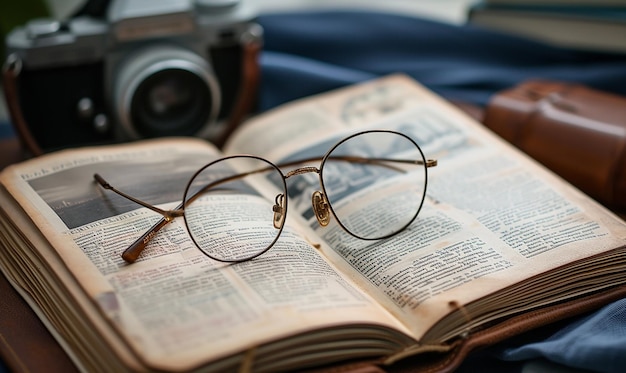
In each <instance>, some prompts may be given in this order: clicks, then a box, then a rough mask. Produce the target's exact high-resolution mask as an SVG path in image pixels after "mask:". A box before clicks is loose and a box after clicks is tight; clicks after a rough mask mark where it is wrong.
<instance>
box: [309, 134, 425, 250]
mask: <svg viewBox="0 0 626 373" xmlns="http://www.w3.org/2000/svg"><path fill="white" fill-rule="evenodd" d="M425 164H426V160H425V159H424V154H423V153H422V151H421V150H420V148H419V146H418V145H417V144H416V143H415V142H414V141H413V140H411V139H410V138H409V137H407V136H405V135H403V134H401V133H398V132H393V131H384V130H379V131H369V132H362V133H359V134H356V135H353V136H351V137H348V138H346V139H345V140H343V141H341V142H340V143H339V144H337V145H336V146H335V147H334V148H333V149H331V150H330V151H329V153H328V154H327V155H326V157H325V158H324V160H323V162H322V166H321V172H320V175H321V180H322V184H323V189H324V193H325V195H326V198H327V199H328V202H329V204H330V208H331V211H332V212H333V214H334V215H335V218H336V219H337V221H338V222H339V224H340V225H341V226H343V228H344V229H345V230H346V231H348V232H349V233H350V234H351V235H353V236H355V237H357V238H361V239H366V240H374V239H381V238H386V237H389V236H391V235H394V234H396V233H398V232H400V231H401V230H403V229H404V228H406V227H407V226H408V225H409V224H411V223H412V222H413V220H415V217H416V216H417V214H418V213H419V211H420V209H421V207H422V203H423V201H424V197H425V194H426V166H425Z"/></svg>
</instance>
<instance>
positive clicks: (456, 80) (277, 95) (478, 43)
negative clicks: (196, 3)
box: [259, 11, 626, 110]
mask: <svg viewBox="0 0 626 373" xmlns="http://www.w3.org/2000/svg"><path fill="white" fill-rule="evenodd" d="M259 22H260V23H261V25H262V26H263V27H264V29H265V46H264V50H263V54H262V57H261V68H262V74H263V75H262V83H261V96H260V109H261V110H267V109H269V108H272V107H274V106H276V105H278V104H281V103H283V102H286V101H290V100H293V99H296V98H300V97H305V96H308V95H311V94H314V93H319V92H323V91H326V90H330V89H333V88H338V87H341V86H344V85H346V84H350V83H357V82H360V81H363V80H366V79H370V78H375V77H378V76H383V75H386V74H389V73H394V72H404V73H406V74H408V75H410V76H412V77H413V78H415V79H416V80H418V81H420V82H421V83H422V84H424V85H425V86H427V87H428V88H430V89H432V90H433V91H435V92H437V93H438V94H440V95H442V96H444V97H446V98H448V99H451V100H459V101H464V102H468V103H473V104H477V105H485V104H486V103H487V101H488V100H489V97H491V95H493V94H494V93H495V92H497V91H498V90H502V89H505V88H509V87H511V86H513V85H515V84H517V83H520V82H522V81H523V80H526V79H529V78H549V79H558V80H563V81H572V82H579V83H583V84H587V85H589V86H592V87H595V88H598V89H603V90H606V91H610V92H615V93H620V94H623V95H626V84H623V83H624V82H626V55H610V54H602V53H586V52H580V51H572V50H566V49H559V48H555V47H552V46H549V45H545V44H541V43H538V42H533V41H529V40H526V39H522V38H518V37H513V36H506V35H501V34H498V33H496V32H493V31H488V30H485V29H480V28H477V27H473V26H458V25H452V24H446V23H441V22H435V21H429V20H424V19H420V18H414V17H408V16H402V15H392V14H381V13H373V12H355V11H318V12H302V13H277V14H268V15H262V16H261V17H260V18H259Z"/></svg>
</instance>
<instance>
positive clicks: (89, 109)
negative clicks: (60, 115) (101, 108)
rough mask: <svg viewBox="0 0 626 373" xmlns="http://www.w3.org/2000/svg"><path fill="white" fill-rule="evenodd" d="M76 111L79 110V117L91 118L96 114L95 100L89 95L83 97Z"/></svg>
mask: <svg viewBox="0 0 626 373" xmlns="http://www.w3.org/2000/svg"><path fill="white" fill-rule="evenodd" d="M76 111H77V112H78V117H79V118H81V119H91V117H93V114H94V104H93V100H92V99H90V98H89V97H83V98H81V99H80V100H78V105H77V106H76Z"/></svg>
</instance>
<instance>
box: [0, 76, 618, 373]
mask: <svg viewBox="0 0 626 373" xmlns="http://www.w3.org/2000/svg"><path fill="white" fill-rule="evenodd" d="M367 129H384V130H393V131H397V132H399V133H402V134H404V135H407V136H409V137H410V138H412V139H414V141H415V142H416V143H417V144H419V146H420V148H421V150H422V151H423V153H424V154H425V156H426V158H429V159H437V161H438V165H437V167H434V168H429V169H428V183H427V189H426V195H425V198H424V201H423V205H422V206H421V211H420V212H419V215H417V217H416V218H415V220H414V221H413V222H412V223H411V224H410V225H409V226H408V227H407V228H406V229H404V230H402V231H401V232H399V233H397V234H395V235H393V236H391V237H389V238H385V239H380V240H369V241H363V240H359V239H357V238H355V237H352V236H350V235H349V234H346V232H344V231H343V229H342V228H341V227H340V226H339V225H338V223H337V221H336V220H335V219H331V222H330V224H329V225H328V226H325V227H324V226H321V225H320V224H318V222H317V219H316V218H315V214H312V213H311V211H312V207H311V193H310V191H311V189H310V188H319V184H316V183H318V181H317V180H313V181H312V182H311V183H309V179H310V178H307V177H308V176H314V175H296V176H294V177H293V179H292V178H289V179H288V180H287V186H288V189H289V191H288V196H289V213H288V214H287V217H286V221H285V223H284V229H283V231H282V233H281V234H280V237H279V238H278V240H277V241H276V243H275V244H274V245H273V246H272V247H271V248H270V249H269V250H268V251H267V252H265V253H263V254H262V255H260V256H258V257H256V258H255V259H252V260H250V261H246V262H243V263H223V262H219V261H215V260H212V259H210V258H208V257H206V256H205V255H203V254H202V252H201V251H200V250H199V249H198V248H197V247H196V245H194V243H193V242H192V239H191V238H190V236H189V233H188V232H187V227H186V224H185V222H184V219H183V218H176V219H173V220H172V221H171V223H170V224H167V226H166V227H165V228H163V229H162V230H161V231H159V232H158V233H157V234H154V235H152V237H150V238H151V239H150V240H149V242H148V244H147V245H146V247H145V248H144V249H143V251H141V253H140V254H139V255H138V257H137V258H136V260H135V261H134V263H128V262H127V261H125V260H124V259H122V257H121V254H122V252H123V251H124V250H125V249H126V248H127V247H128V246H129V245H131V244H132V243H133V242H134V241H136V240H137V238H138V237H139V236H141V235H142V234H143V233H144V232H145V231H146V230H148V229H149V228H150V227H151V226H153V225H154V224H155V223H157V222H159V221H160V220H161V219H162V216H161V215H159V214H157V213H155V212H154V211H151V210H150V209H148V208H145V207H142V206H139V205H137V204H134V203H132V202H129V201H127V200H125V199H123V198H120V197H119V196H117V195H115V194H114V193H111V192H109V191H106V190H104V189H103V188H102V187H101V185H99V184H98V183H97V182H95V181H94V177H93V175H94V174H95V173H98V174H100V175H102V177H104V178H106V179H107V181H108V182H110V183H111V184H112V185H113V186H114V187H116V188H118V189H120V190H122V191H124V192H127V193H129V194H133V196H134V197H137V198H139V199H141V200H143V201H145V202H148V203H150V204H153V205H156V206H158V207H160V208H163V209H173V208H175V207H176V205H178V204H179V203H180V202H181V200H182V199H183V193H184V191H185V186H186V183H187V181H188V180H189V178H190V177H191V175H192V174H193V173H194V172H195V171H196V170H198V169H199V168H200V167H202V166H203V165H205V164H207V163H209V162H211V161H212V160H214V159H216V158H218V157H223V156H224V154H238V153H248V154H254V155H256V156H260V157H263V158H265V159H268V160H271V161H272V162H273V163H275V164H281V163H284V162H285V161H286V160H290V159H294V158H301V157H305V158H311V157H312V156H318V157H319V156H322V155H323V153H324V152H325V151H326V150H328V147H329V146H330V145H329V144H333V143H335V142H337V141H339V140H340V139H342V138H345V137H346V136H350V135H351V134H353V133H356V132H359V131H363V130H367ZM381 146H382V145H381ZM320 152H321V153H320ZM313 153H315V154H313ZM318 153H320V154H318ZM313 158H314V157H313ZM305 166H310V167H319V160H318V161H315V162H313V161H312V162H311V163H310V164H307V165H305ZM293 168H294V167H291V169H293ZM307 170H309V171H310V170H311V168H308V169H307ZM287 171H288V170H286V171H285V172H287ZM313 179H315V178H314V177H313ZM348 179H350V180H349V182H354V183H358V182H359V181H360V180H359V179H358V177H355V176H354V175H350V177H349V178H348ZM0 180H1V182H2V186H3V187H2V188H1V189H0V190H1V193H0V202H1V211H0V212H1V214H2V215H1V219H0V245H1V249H2V251H1V252H0V267H1V268H2V272H3V273H4V274H5V276H6V277H7V278H8V279H9V280H10V282H11V283H12V284H13V286H14V287H15V288H16V289H17V290H18V291H19V292H20V293H21V294H22V295H23V296H24V298H25V299H26V300H27V301H28V302H29V304H30V305H31V306H32V307H33V309H34V310H35V311H36V312H37V314H38V315H39V316H40V318H41V319H42V320H43V321H44V323H45V324H46V325H47V327H48V328H49V329H50V331H51V332H52V333H53V335H54V336H55V337H56V338H57V339H58V341H59V343H60V344H61V345H62V346H63V347H64V349H65V350H66V351H67V352H68V354H69V355H70V356H71V358H72V359H73V360H74V362H75V363H76V365H77V366H78V367H79V368H81V369H84V370H87V371H126V370H133V371H194V370H203V371H222V370H226V371H232V370H242V371H248V370H250V371H276V370H295V369H305V368H312V367H319V366H324V365H326V364H337V363H340V362H345V361H363V360H368V361H369V360H373V361H377V362H379V363H381V364H391V363H393V362H396V361H398V360H402V359H404V358H407V357H410V359H413V360H414V361H416V363H419V361H420V359H419V358H418V357H419V356H424V357H425V358H424V359H423V360H424V361H432V360H433V358H435V359H436V358H437V357H441V358H442V361H447V363H441V364H440V365H435V366H434V368H450V365H451V364H452V365H453V364H458V358H457V359H455V358H451V357H450V356H451V354H455V353H457V355H455V356H462V355H458V351H459V348H460V346H463V345H466V344H467V341H472V340H473V339H472V338H474V337H476V336H481V335H483V336H484V335H485V334H484V333H485V331H493V330H498V329H497V328H498V327H499V326H504V327H505V328H508V329H506V331H505V332H502V333H500V334H497V335H499V336H501V338H503V337H502V336H506V335H512V334H515V333H516V332H520V331H521V330H525V329H527V328H529V327H530V326H532V325H533V322H532V320H533V319H534V318H537V319H538V320H541V318H542V316H541V315H548V316H547V320H548V321H549V320H553V319H555V318H556V317H555V316H554V314H551V313H550V312H554V310H565V311H567V312H568V313H567V314H568V315H569V314H572V312H574V311H573V310H574V309H576V308H577V304H580V305H581V307H580V308H581V309H584V308H585V307H594V306H595V307H597V306H599V305H600V304H602V303H606V302H608V301H610V300H612V299H615V298H616V297H621V296H624V293H625V292H624V288H625V287H626V286H625V285H626V255H625V254H626V253H625V251H626V224H625V223H624V222H623V221H622V220H620V219H619V218H618V217H616V216H614V215H613V214H612V213H610V212H609V211H608V210H606V209H605V208H603V207H602V206H600V205H599V204H597V203H596V202H594V201H593V200H591V199H590V198H588V197H587V196H585V195H584V194H582V193H581V192H579V191H578V190H577V189H575V188H573V187H572V186H570V185H569V184H567V183H565V182H564V181H562V180H561V179H559V178H558V177H556V176H554V175H553V174H552V173H550V172H548V171H547V170H546V169H545V168H543V167H541V166H539V165H538V164H537V163H536V162H534V161H533V160H531V159H529V158H528V157H526V156H525V155H523V154H522V153H520V152H519V151H518V150H516V149H514V148H513V147H512V146H510V145H508V144H507V143H505V142H504V141H502V140H500V139H499V138H497V137H496V136H495V135H493V134H492V133H490V132H489V131H488V130H486V129H485V128H483V127H482V126H481V125H479V124H478V123H476V122H474V121H473V120H472V119H470V118H469V117H468V116H466V115H465V114H464V113H462V112H461V111H459V110H458V109H456V108H455V107H453V106H452V105H450V104H449V103H447V102H445V101H444V100H442V99H440V98H438V97H437V96H435V95H434V94H432V93H431V92H429V91H428V90H426V89H424V88H423V87H422V86H420V85H419V84H418V83H416V82H414V81H412V80H411V79H409V78H407V77H405V76H403V75H393V76H389V77H387V78H383V79H379V80H375V81H371V82H367V83H364V84H360V85H356V86H352V87H348V88H345V89H341V90H338V91H335V92H331V93H326V94H323V95H320V96H316V97H312V98H307V99H304V100H301V101H298V102H294V103H290V104H287V105H285V106H283V107H282V108H279V109H275V110H273V111H271V112H269V113H266V114H262V115H259V116H258V117H255V118H252V119H250V120H249V121H248V122H247V123H245V124H244V125H243V126H241V127H240V129H239V130H238V131H237V132H236V133H235V134H234V135H233V136H232V137H231V138H230V141H229V142H228V143H227V144H226V146H225V148H224V151H223V153H222V152H219V151H218V150H217V149H215V148H214V147H212V146H211V145H210V144H207V143H206V142H203V141H201V140H198V139H183V138H175V139H156V140H146V141H141V142H136V143H129V144H122V145H111V146H102V147H94V148H85V149H75V150H66V151H61V152H58V153H54V154H50V155H45V156H42V157H39V158H36V159H32V160H29V161H26V162H23V163H21V164H18V165H14V166H10V167H8V168H7V169H5V170H4V171H3V172H2V174H1V179H0ZM278 185H279V183H278V181H276V180H272V179H271V178H266V179H265V180H259V182H258V183H255V184H253V185H248V186H247V189H246V190H245V193H244V192H242V193H241V194H238V195H237V197H238V202H233V200H232V199H231V200H230V202H229V203H230V205H229V211H230V212H231V214H232V211H239V217H240V218H241V220H242V221H246V223H245V224H247V225H248V226H249V227H252V228H253V227H255V226H257V224H262V223H260V222H256V221H254V218H255V216H256V214H252V213H250V208H249V206H250V205H251V203H252V202H253V200H252V199H254V203H256V201H258V200H267V203H268V206H269V208H270V209H271V208H272V204H273V203H274V200H275V197H276V195H277V192H276V190H277V189H276V188H277V186H278ZM392 190H393V188H392ZM359 193H360V194H359V195H360V197H361V198H358V199H351V198H350V194H349V193H348V194H347V196H346V197H345V200H343V199H339V200H338V201H332V204H342V205H344V207H345V206H347V208H352V207H355V206H351V204H353V205H354V204H359V205H358V206H356V207H358V208H363V206H364V205H363V204H366V205H367V204H369V203H376V201H378V200H379V199H380V198H381V195H382V193H380V188H379V187H378V186H377V185H368V186H366V187H365V188H363V187H361V188H360V191H359ZM367 193H369V194H367ZM392 200H393V199H392ZM401 207H402V205H401V203H400V202H399V203H398V204H397V205H395V206H394V205H388V206H386V208H387V209H389V211H400V210H402V208H401ZM186 218H188V217H186ZM240 223H241V222H240ZM226 229H230V228H229V227H228V225H226ZM363 242H365V243H363ZM550 315H552V316H550ZM563 316H564V315H561V316H559V317H563ZM516 320H523V322H521V323H515V322H514V321H516ZM543 320H544V322H545V320H546V317H544V319H543ZM540 324H541V322H538V323H535V324H534V325H540ZM481 333H482V334H481ZM426 357H427V358H426ZM446 357H448V358H446Z"/></svg>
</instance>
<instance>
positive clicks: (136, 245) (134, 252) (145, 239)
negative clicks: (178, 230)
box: [93, 174, 183, 263]
mask: <svg viewBox="0 0 626 373" xmlns="http://www.w3.org/2000/svg"><path fill="white" fill-rule="evenodd" d="M93 178H94V179H95V180H96V181H97V182H98V184H100V186H101V187H102V188H104V189H107V190H110V191H112V192H114V193H115V194H117V195H120V196H122V197H124V198H126V199H128V200H130V201H133V202H135V203H137V204H138V205H141V206H143V207H145V208H148V209H150V210H152V211H154V212H156V213H158V214H160V215H162V216H163V218H162V219H161V220H159V221H158V222H157V223H156V224H154V225H153V226H152V227H150V229H149V230H148V231H146V233H144V234H143V235H141V237H139V238H138V239H137V240H135V242H133V243H132V244H131V245H130V246H129V247H128V248H127V249H126V250H124V252H123V253H122V258H123V259H124V260H125V261H126V262H128V263H134V262H135V261H136V260H137V258H138V257H139V254H141V252H142V251H143V249H145V247H146V245H148V243H149V242H150V240H151V239H152V237H154V235H155V234H156V233H157V232H158V231H160V230H161V228H163V227H165V226H166V225H167V223H169V222H170V221H172V219H174V218H176V217H179V216H182V215H183V210H181V208H182V207H183V206H182V203H181V204H180V205H178V206H177V207H176V208H175V209H174V210H169V211H167V210H163V209H160V208H158V207H156V206H153V205H151V204H149V203H146V202H144V201H142V200H140V199H137V198H135V197H133V196H130V195H128V194H126V193H124V192H122V191H119V190H117V189H115V188H114V187H113V186H112V185H111V184H109V183H108V182H107V181H106V180H105V179H104V178H103V177H102V176H100V175H99V174H94V175H93Z"/></svg>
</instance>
